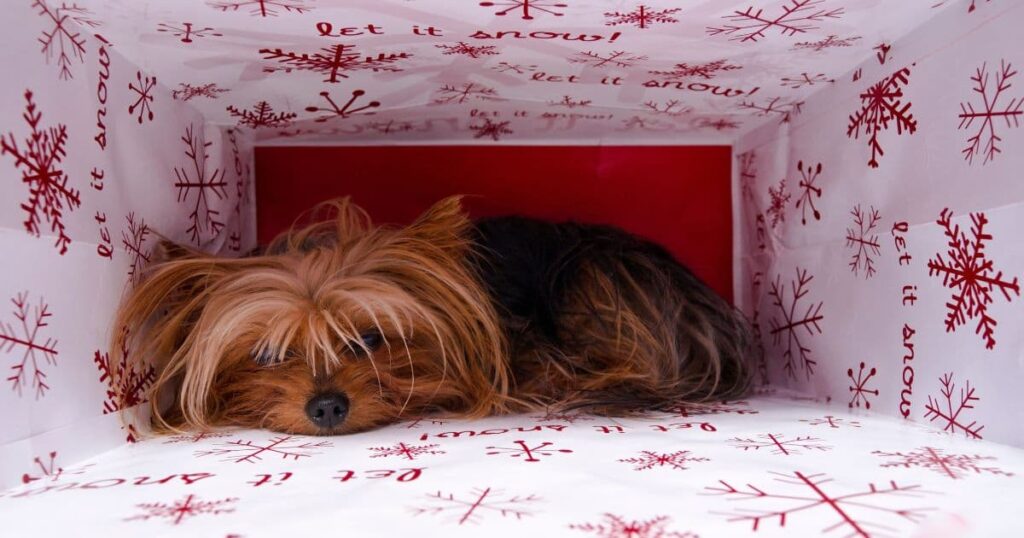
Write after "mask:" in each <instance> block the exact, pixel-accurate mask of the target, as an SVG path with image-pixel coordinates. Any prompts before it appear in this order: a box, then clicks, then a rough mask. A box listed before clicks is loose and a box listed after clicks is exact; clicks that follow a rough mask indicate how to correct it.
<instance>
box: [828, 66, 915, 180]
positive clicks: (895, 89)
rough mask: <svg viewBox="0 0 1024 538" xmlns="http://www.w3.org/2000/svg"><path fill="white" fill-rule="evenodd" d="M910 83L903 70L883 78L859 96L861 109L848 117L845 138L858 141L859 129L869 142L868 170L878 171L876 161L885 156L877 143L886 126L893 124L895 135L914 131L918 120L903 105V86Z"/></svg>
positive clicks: (906, 73)
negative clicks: (869, 157) (848, 121)
mask: <svg viewBox="0 0 1024 538" xmlns="http://www.w3.org/2000/svg"><path fill="white" fill-rule="evenodd" d="M909 81H910V69H908V68H903V69H900V70H899V71H896V72H895V73H893V74H892V75H890V76H888V77H885V78H883V79H882V80H880V81H879V82H877V83H876V84H874V85H872V86H871V87H870V88H868V89H867V91H865V92H864V93H861V94H860V101H861V108H860V110H858V111H857V112H856V113H854V114H851V115H850V123H849V124H848V125H847V127H846V136H847V137H850V136H852V137H853V138H855V139H856V138H860V131H861V128H863V129H864V133H865V134H868V135H871V136H870V137H869V138H868V147H870V148H871V159H870V160H869V161H868V166H870V167H871V168H878V157H880V156H882V155H885V151H883V150H882V145H881V144H880V143H879V142H878V133H879V132H881V131H888V130H889V122H893V123H895V124H896V135H897V136H900V135H902V134H903V132H904V131H906V132H907V133H908V134H911V135H913V134H914V133H915V132H916V131H917V120H915V119H914V115H913V114H912V113H910V106H911V104H912V103H910V102H907V103H906V104H903V101H902V99H903V86H905V85H906V84H907V83H908V82H909Z"/></svg>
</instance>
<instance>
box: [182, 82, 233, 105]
mask: <svg viewBox="0 0 1024 538" xmlns="http://www.w3.org/2000/svg"><path fill="white" fill-rule="evenodd" d="M229 91H231V90H229V89H226V88H219V87H217V84H216V83H213V82H211V83H209V84H203V85H202V86H193V85H191V84H186V83H184V82H182V83H179V84H178V89H177V90H173V91H171V98H172V99H176V100H178V99H180V100H182V101H188V100H189V99H194V98H196V97H207V98H209V99H216V98H217V94H219V93H225V92H229Z"/></svg>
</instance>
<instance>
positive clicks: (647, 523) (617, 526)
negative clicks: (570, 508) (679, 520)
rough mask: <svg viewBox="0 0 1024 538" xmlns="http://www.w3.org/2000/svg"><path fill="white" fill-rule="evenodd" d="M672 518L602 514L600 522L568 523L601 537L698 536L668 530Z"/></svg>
mask: <svg viewBox="0 0 1024 538" xmlns="http://www.w3.org/2000/svg"><path fill="white" fill-rule="evenodd" d="M671 521H672V520H671V519H670V518H669V517H668V516H658V517H655V518H652V519H648V520H643V521H641V520H636V519H634V520H630V521H627V520H626V518H624V517H622V516H618V515H615V514H604V522H602V523H580V524H573V525H569V528H570V529H574V530H578V531H583V532H588V533H590V534H593V535H595V536H599V537H601V538H699V537H698V536H697V535H696V534H694V533H692V532H678V531H670V530H668V529H667V528H666V527H667V526H668V524H669V522H671Z"/></svg>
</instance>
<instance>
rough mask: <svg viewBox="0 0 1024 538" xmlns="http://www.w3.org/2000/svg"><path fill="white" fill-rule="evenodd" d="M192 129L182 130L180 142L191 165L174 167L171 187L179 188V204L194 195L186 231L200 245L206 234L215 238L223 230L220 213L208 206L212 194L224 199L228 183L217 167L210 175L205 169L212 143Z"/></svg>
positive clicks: (190, 127) (192, 127)
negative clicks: (183, 134) (196, 134)
mask: <svg viewBox="0 0 1024 538" xmlns="http://www.w3.org/2000/svg"><path fill="white" fill-rule="evenodd" d="M194 131H195V127H194V126H193V125H189V126H188V127H186V128H185V136H183V137H181V141H182V142H184V143H185V156H186V157H188V159H189V161H190V162H191V169H189V168H188V167H187V165H186V166H184V167H175V168H174V175H175V177H176V178H177V181H175V183H174V186H175V187H176V188H177V189H178V203H187V202H188V199H189V196H191V195H192V194H193V193H195V204H194V205H193V207H192V212H191V213H189V217H188V218H189V227H188V229H187V230H186V231H187V232H188V233H189V235H190V236H191V238H192V241H194V242H195V243H196V244H197V245H200V244H202V241H203V235H204V234H209V235H210V237H211V238H212V237H216V236H217V234H219V233H220V231H221V230H222V229H223V228H224V223H223V222H222V221H221V220H219V219H220V211H218V210H216V209H213V208H211V207H210V200H211V195H212V196H216V197H217V199H218V200H222V199H225V198H227V191H226V190H225V188H226V187H227V185H228V182H227V181H226V180H225V179H224V171H223V170H221V169H220V168H217V169H215V170H213V173H212V174H209V173H208V170H207V169H206V158H207V156H208V155H207V152H206V149H207V148H208V147H210V146H211V145H213V142H203V141H202V140H200V138H199V137H197V136H195V133H194Z"/></svg>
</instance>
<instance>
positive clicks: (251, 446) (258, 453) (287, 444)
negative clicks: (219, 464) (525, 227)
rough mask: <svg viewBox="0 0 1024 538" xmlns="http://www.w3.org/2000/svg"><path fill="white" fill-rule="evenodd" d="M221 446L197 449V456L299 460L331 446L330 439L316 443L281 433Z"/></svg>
mask: <svg viewBox="0 0 1024 538" xmlns="http://www.w3.org/2000/svg"><path fill="white" fill-rule="evenodd" d="M217 444H218V445H219V446H220V447H221V448H211V449H208V450H199V451H196V456H197V457H203V456H225V457H224V458H223V459H222V460H221V461H230V462H234V463H256V462H257V461H260V460H262V459H263V456H266V455H273V454H279V455H280V456H281V459H285V460H287V459H292V460H298V459H299V458H308V457H310V456H312V455H314V454H318V452H316V449H318V448H329V447H331V446H332V445H331V443H330V442H329V441H320V442H318V443H314V442H313V441H307V440H305V439H303V438H301V437H295V436H291V435H279V436H276V437H272V438H270V439H268V440H267V441H264V442H260V441H243V440H242V439H237V440H235V441H229V442H227V443H217Z"/></svg>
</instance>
